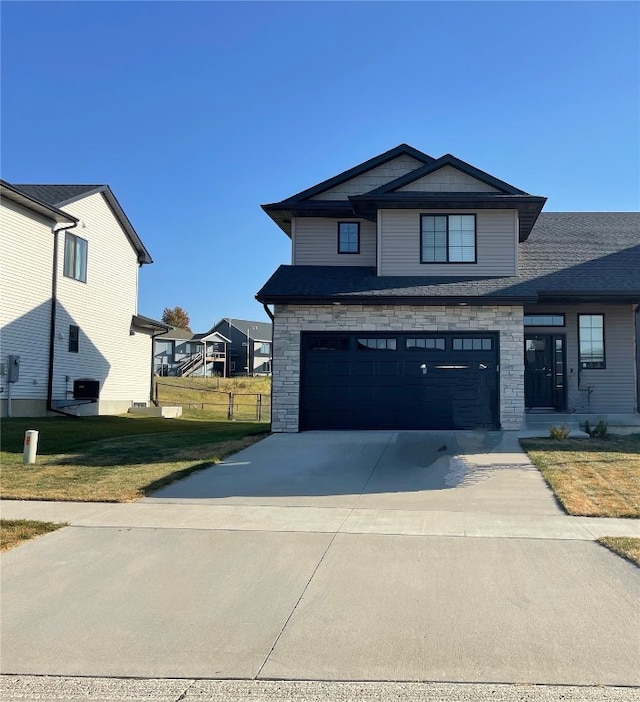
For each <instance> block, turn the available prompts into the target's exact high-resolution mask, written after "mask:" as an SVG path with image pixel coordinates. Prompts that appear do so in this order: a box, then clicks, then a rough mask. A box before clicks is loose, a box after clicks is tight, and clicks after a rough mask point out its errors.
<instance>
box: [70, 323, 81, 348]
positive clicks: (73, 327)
mask: <svg viewBox="0 0 640 702" xmlns="http://www.w3.org/2000/svg"><path fill="white" fill-rule="evenodd" d="M68 350H69V353H80V327H79V326H78V325H77V324H70V325H69V346H68Z"/></svg>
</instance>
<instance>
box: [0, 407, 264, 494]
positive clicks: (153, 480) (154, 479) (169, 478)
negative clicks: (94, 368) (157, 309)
mask: <svg viewBox="0 0 640 702" xmlns="http://www.w3.org/2000/svg"><path fill="white" fill-rule="evenodd" d="M30 425H34V426H33V427H31V426H30ZM35 425H37V426H35ZM26 426H30V428H36V429H38V428H39V429H40V432H41V435H40V439H41V446H42V453H41V454H40V455H39V456H38V460H37V463H36V464H34V465H27V466H25V465H23V464H22V450H21V449H22V444H21V442H20V439H21V435H22V434H23V433H24V427H26ZM21 432H22V434H21ZM265 435H266V431H265V428H264V425H262V426H261V425H259V424H242V423H233V422H208V421H198V420H188V419H178V420H170V419H156V418H135V419H134V418H130V417H104V418H101V417H95V418H94V417H92V418H87V419H65V418H60V419H57V418H56V419H48V420H4V421H3V436H2V441H3V446H2V448H3V452H2V484H1V487H0V494H1V495H2V497H4V498H8V499H17V500H71V501H88V502H130V501H133V500H137V499H139V498H141V497H144V496H145V495H148V494H150V493H152V492H154V491H155V490H158V489H159V488H161V487H163V486H164V485H168V484H169V483H171V482H174V481H175V480H178V479H180V478H183V477H185V476H187V475H189V474H190V473H193V472H195V471H198V470H202V469H203V468H205V467H208V466H210V465H213V464H215V463H218V462H219V461H220V460H222V459H223V458H225V457H226V456H228V455H230V454H232V453H236V452H237V451H240V450H241V449H243V448H246V447H247V446H249V445H251V444H252V443H255V442H256V441H259V440H260V439H262V438H264V436H265ZM18 446H19V447H20V448H19V449H18Z"/></svg>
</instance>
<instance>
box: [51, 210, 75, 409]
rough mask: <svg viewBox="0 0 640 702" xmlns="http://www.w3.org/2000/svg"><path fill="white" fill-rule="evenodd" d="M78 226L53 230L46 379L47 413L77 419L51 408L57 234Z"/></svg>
mask: <svg viewBox="0 0 640 702" xmlns="http://www.w3.org/2000/svg"><path fill="white" fill-rule="evenodd" d="M77 226H78V223H77V222H74V223H73V224H68V225H65V226H63V227H58V228H55V227H54V228H53V272H52V276H51V322H50V325H49V376H48V378H47V411H49V412H55V413H56V414H63V415H64V416H65V417H77V416H78V415H76V414H71V412H63V411H62V410H59V409H56V408H54V406H53V367H54V357H55V341H56V311H57V307H58V234H59V232H65V231H67V230H68V229H73V228H75V227H77Z"/></svg>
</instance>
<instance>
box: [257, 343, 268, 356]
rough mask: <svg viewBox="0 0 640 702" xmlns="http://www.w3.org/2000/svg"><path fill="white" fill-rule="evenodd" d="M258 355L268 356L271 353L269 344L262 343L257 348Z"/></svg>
mask: <svg viewBox="0 0 640 702" xmlns="http://www.w3.org/2000/svg"><path fill="white" fill-rule="evenodd" d="M258 353H263V354H269V353H271V344H270V343H269V342H268V341H262V342H261V343H260V346H259V347H258Z"/></svg>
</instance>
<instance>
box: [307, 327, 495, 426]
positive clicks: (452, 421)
mask: <svg viewBox="0 0 640 702" xmlns="http://www.w3.org/2000/svg"><path fill="white" fill-rule="evenodd" d="M301 370H302V375H301V386H300V426H301V429H303V430H305V429H475V428H484V429H498V428H499V421H498V338H497V334H495V333H473V334H461V333H446V334H438V333H424V334H421V333H419V332H411V333H391V332H388V333H371V332H360V333H353V332H347V333H311V332H306V333H303V334H302V368H301Z"/></svg>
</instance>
